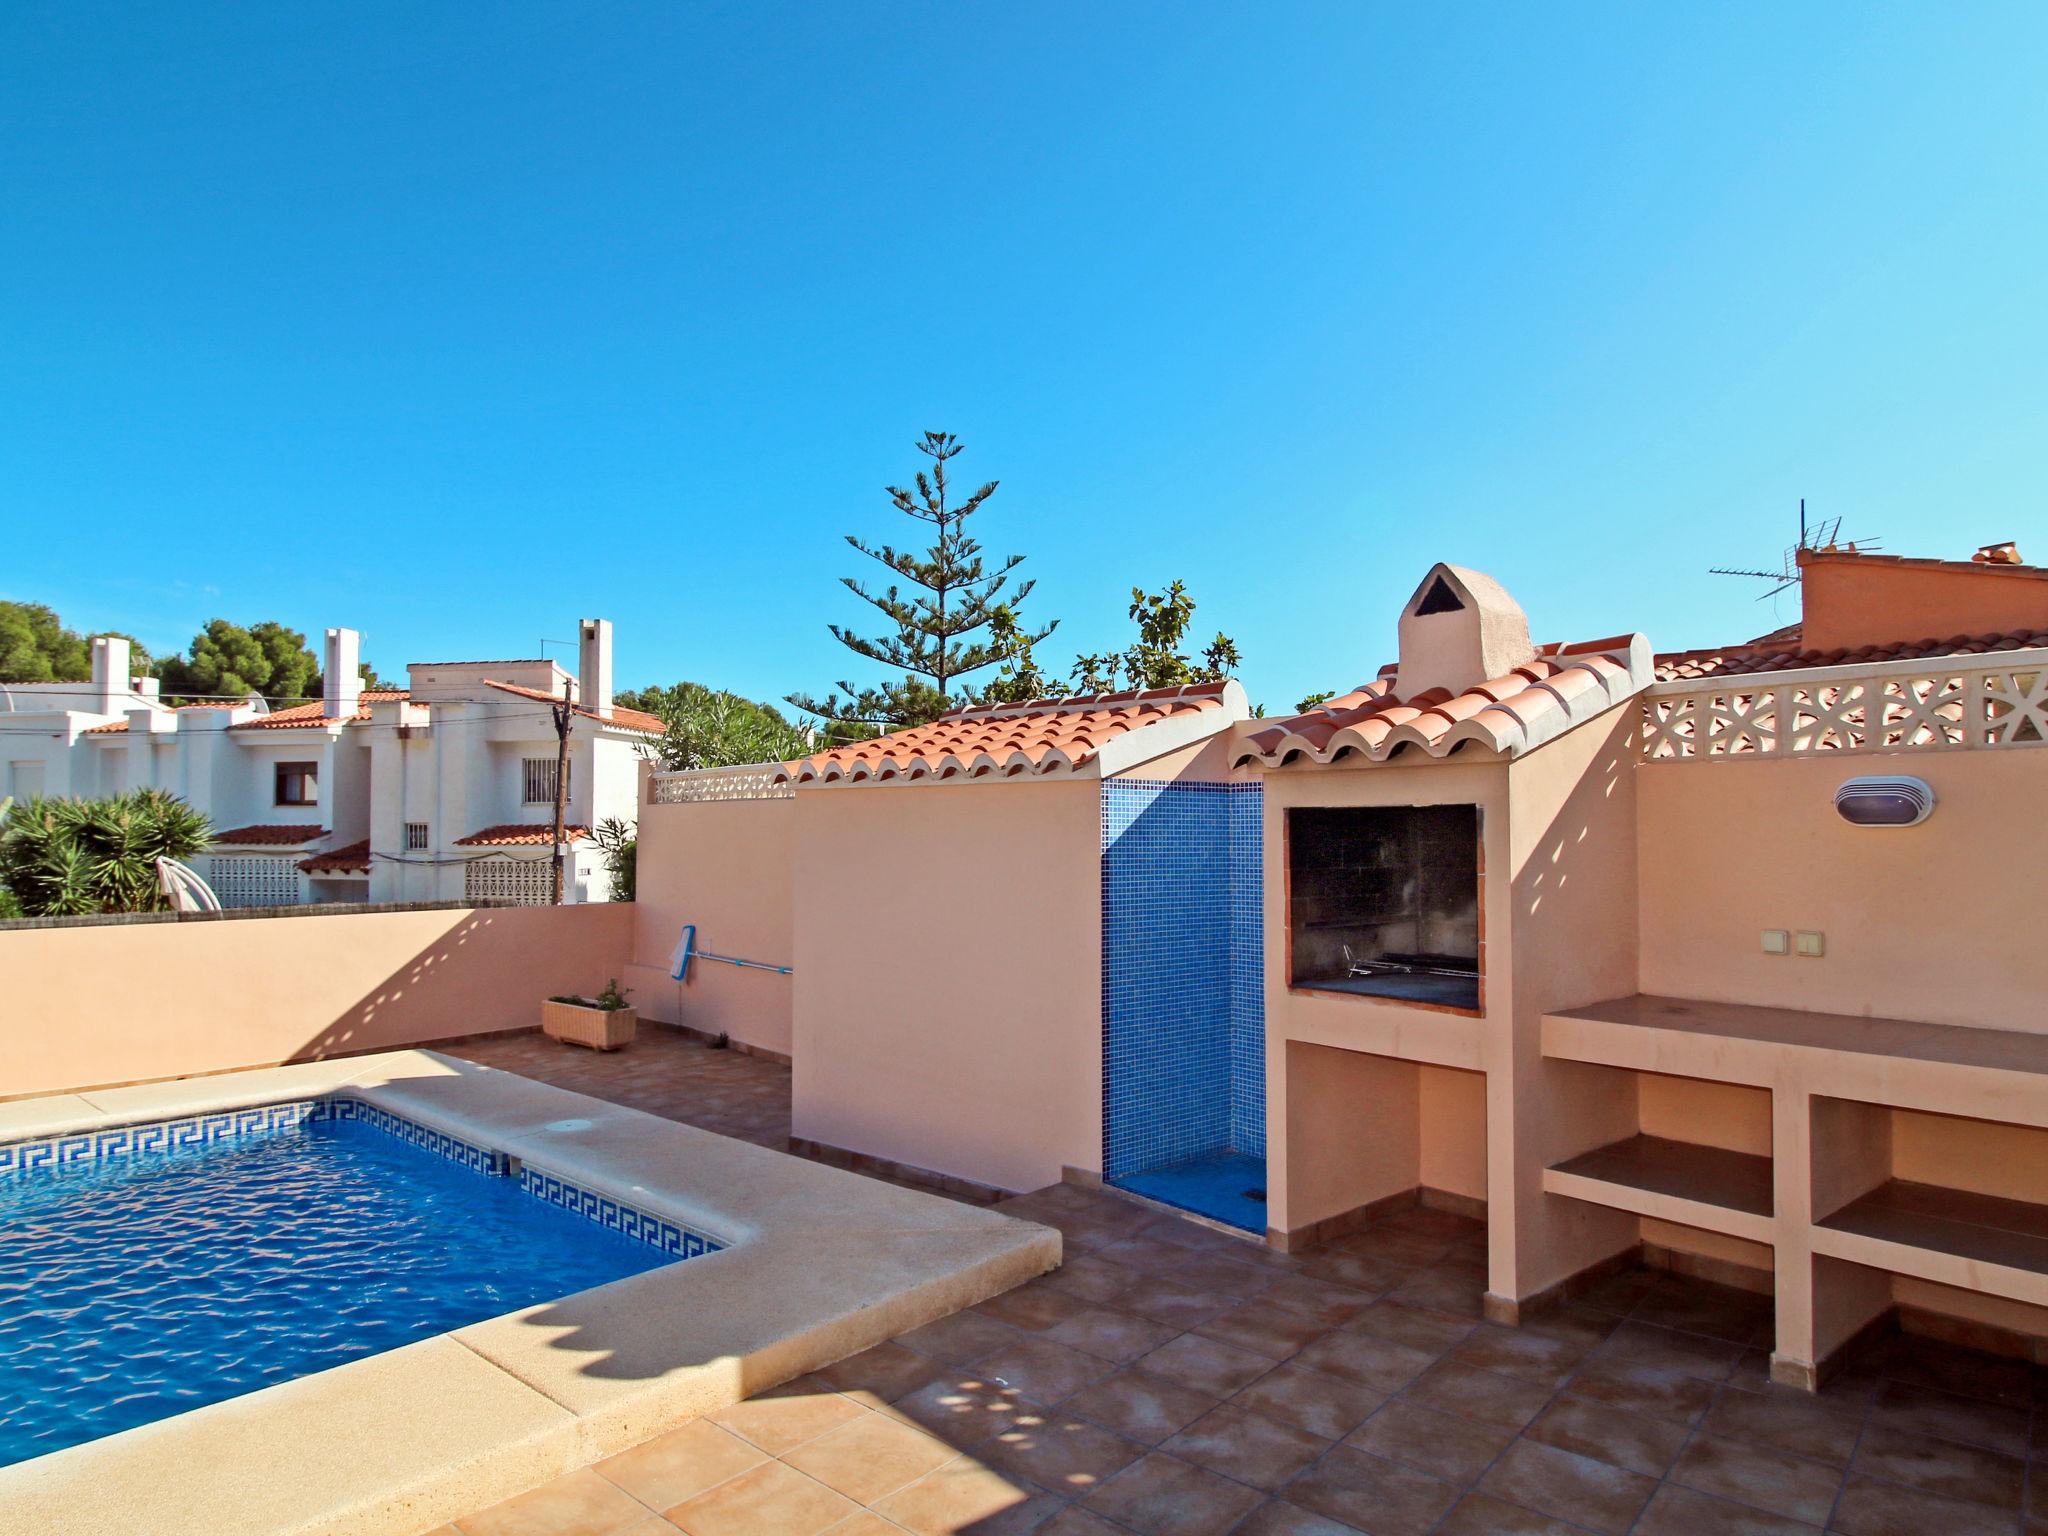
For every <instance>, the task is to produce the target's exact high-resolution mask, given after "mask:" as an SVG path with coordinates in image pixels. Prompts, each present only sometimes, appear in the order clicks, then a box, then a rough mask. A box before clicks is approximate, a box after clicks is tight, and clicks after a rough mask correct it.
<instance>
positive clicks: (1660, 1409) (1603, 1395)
mask: <svg viewBox="0 0 2048 1536" xmlns="http://www.w3.org/2000/svg"><path fill="white" fill-rule="evenodd" d="M1564 1395H1565V1396H1567V1397H1574V1398H1580V1399H1584V1400H1587V1401H1591V1402H1596V1403H1604V1404H1605V1405H1606V1406H1608V1407H1610V1408H1618V1409H1620V1410H1621V1411H1622V1412H1624V1413H1648V1414H1655V1415H1657V1416H1658V1417H1660V1418H1667V1419H1671V1420H1673V1421H1674V1422H1676V1423H1680V1424H1696V1423H1698V1422H1699V1421H1700V1419H1702V1418H1704V1417H1705V1416H1706V1412H1707V1409H1708V1408H1710V1407H1711V1406H1713V1402H1714V1396H1715V1388H1714V1384H1713V1383H1712V1382H1711V1381H1705V1380H1702V1379H1701V1378H1700V1377H1698V1376H1688V1375H1686V1374H1685V1373H1684V1372H1683V1371H1670V1370H1663V1369H1660V1368H1659V1367H1657V1366H1653V1365H1633V1364H1631V1363H1629V1362H1628V1361H1625V1360H1599V1359H1597V1358H1596V1359H1594V1360H1592V1361H1589V1362H1588V1363H1587V1364H1586V1365H1585V1366H1583V1367H1582V1368H1581V1369H1580V1370H1579V1372H1578V1373H1577V1374H1576V1375H1574V1376H1573V1377H1572V1379H1571V1380H1570V1381H1568V1382H1566V1383H1565V1387H1564Z"/></svg>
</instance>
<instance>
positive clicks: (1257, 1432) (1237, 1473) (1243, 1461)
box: [1160, 1403, 1330, 1492]
mask: <svg viewBox="0 0 2048 1536" xmlns="http://www.w3.org/2000/svg"><path fill="white" fill-rule="evenodd" d="M1329 1448H1330V1442H1329V1441H1328V1440H1325V1439H1324V1438H1323V1437H1322V1436H1321V1435H1312V1434H1310V1433H1309V1432H1308V1431H1307V1430H1305V1429H1300V1428H1297V1427H1296V1426H1294V1425H1292V1424H1283V1423H1281V1422H1280V1421H1279V1420H1277V1419H1268V1418H1264V1417H1262V1416H1261V1415H1259V1414H1256V1413H1248V1412H1246V1411H1245V1410H1244V1409H1243V1408H1241V1407H1238V1406H1237V1405H1235V1404H1232V1403H1226V1404H1224V1405H1223V1406H1222V1407H1220V1408H1217V1409H1214V1410H1213V1411H1211V1412H1209V1413H1207V1414H1205V1415H1203V1416H1202V1417H1201V1418H1199V1419H1197V1420H1196V1421H1195V1422H1194V1423H1192V1424H1190V1425H1189V1426H1188V1427H1187V1428H1186V1429H1184V1430H1182V1431H1181V1432H1180V1433H1179V1434H1177V1435H1175V1436H1174V1437H1173V1438H1172V1439H1171V1440H1168V1441H1167V1442H1166V1444H1165V1445H1163V1446H1162V1447H1160V1449H1162V1450H1164V1451H1165V1452H1166V1453H1167V1454H1168V1455H1171V1456H1178V1457H1180V1458H1181V1460H1183V1461H1191V1462H1193V1463H1195V1465H1197V1466H1201V1467H1207V1468H1208V1469H1209V1470H1210V1471H1211V1472H1216V1473H1220V1474H1222V1475H1223V1476H1224V1477H1228V1478H1232V1479H1234V1480H1235V1481H1237V1482H1240V1483H1249V1484H1250V1485H1251V1486H1252V1487H1254V1488H1263V1489H1265V1490H1267V1491H1268V1492H1271V1491H1272V1490H1273V1489H1275V1488H1278V1487H1279V1486H1280V1485H1281V1484H1282V1483H1284V1482H1286V1481H1287V1480H1288V1479H1289V1478H1291V1477H1293V1476H1294V1474H1295V1473H1297V1472H1299V1471H1300V1470H1301V1469H1302V1468H1303V1467H1305V1466H1307V1465H1308V1464H1309V1463H1310V1462H1312V1461H1314V1460H1315V1459H1316V1458H1317V1457H1318V1456H1320V1455H1322V1454H1323V1452H1325V1451H1327V1450H1328V1449H1329Z"/></svg>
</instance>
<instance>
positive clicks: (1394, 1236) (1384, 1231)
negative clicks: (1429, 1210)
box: [1335, 1222, 1451, 1269]
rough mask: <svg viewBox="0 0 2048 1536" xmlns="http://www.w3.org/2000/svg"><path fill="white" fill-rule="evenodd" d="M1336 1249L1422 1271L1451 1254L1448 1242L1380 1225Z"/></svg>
mask: <svg viewBox="0 0 2048 1536" xmlns="http://www.w3.org/2000/svg"><path fill="white" fill-rule="evenodd" d="M1335 1246H1336V1249H1337V1251H1338V1252H1339V1253H1357V1254H1363V1255H1364V1256H1365V1257H1366V1258H1369V1259H1379V1260H1381V1261H1383V1262H1385V1263H1388V1264H1398V1265H1401V1266H1403V1267H1404V1268H1408V1269H1425V1268H1427V1267H1428V1266H1429V1265H1431V1264H1434V1263H1436V1262H1437V1260H1439V1259H1441V1258H1442V1257H1444V1255H1445V1254H1447V1253H1449V1252H1450V1251H1451V1239H1450V1238H1448V1237H1430V1236H1427V1235H1424V1234H1422V1233H1418V1232H1403V1231H1398V1230H1396V1229H1395V1228H1393V1227H1390V1226H1388V1225H1387V1224H1386V1223H1384V1222H1380V1223H1377V1224H1376V1225H1374V1226H1371V1227H1368V1228H1367V1229H1366V1230H1365V1231H1363V1232H1356V1233H1353V1234H1352V1235H1351V1236H1350V1237H1346V1238H1341V1239H1339V1240H1338V1242H1337V1243H1336V1244H1335Z"/></svg>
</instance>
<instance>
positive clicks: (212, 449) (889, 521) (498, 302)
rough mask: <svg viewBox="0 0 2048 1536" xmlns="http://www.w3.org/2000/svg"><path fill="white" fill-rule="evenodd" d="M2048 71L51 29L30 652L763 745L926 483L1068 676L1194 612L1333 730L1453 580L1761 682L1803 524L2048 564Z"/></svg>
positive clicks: (1412, 47)
mask: <svg viewBox="0 0 2048 1536" xmlns="http://www.w3.org/2000/svg"><path fill="white" fill-rule="evenodd" d="M2044 79H2048V7H2042V6H2040V5H2038V4H2015V5H2009V6H1992V5H1970V4H1943V5H1926V4H1923V5H1913V6H1883V5H1865V4H1847V3H1845V4H1841V5H1835V6H1819V5H1812V4H1784V3H1770V4H1759V5H1732V6H1731V5H1718V4H1717V5H1704V4H1703V5H1698V6H1692V7H1683V6H1678V5H1647V6H1645V5H1635V6H1622V5H1613V6H1595V7H1566V6H1562V5H1484V6H1481V5H1469V6H1438V5H1430V6H1422V5H1403V6H1395V5H1368V4H1364V3H1358V0H1351V3H1344V4H1339V5H1333V6H1327V7H1317V6H1308V5H1283V6H1249V5H1228V6H1216V7H1200V6H1195V7H1184V6H1159V5H1142V6H1135V7H1118V6H1108V5H1097V4H1090V5H1076V6H1054V5H1038V4H1033V5H1021V6H994V5H982V6H930V7H925V6H913V5H903V4H897V5H859V6H856V5H850V4H840V5H818V6H807V7H790V8H783V7H774V6H768V5H759V4H756V5H744V6H743V5H724V4H721V5H680V4H666V3H665V4H657V5H644V6H632V5H608V6H601V7H600V6H581V5H572V4H551V5H545V6H542V5H509V6H503V7H499V6H477V5H467V4H464V5H429V4H418V3H407V4H404V5H380V4H352V5H346V6H343V5H325V6H321V5H278V6H248V5H240V6H225V5H212V6H208V5H198V4H194V5H141V4H135V5H128V6H119V7H113V6H93V5H89V4H84V3H80V4H73V5H39V4H17V5H12V6H8V7H6V8H5V10H4V12H0V357H4V367H0V523H4V545H0V548H4V549H5V555H4V557H0V595H6V596H10V597H16V598H26V599H36V600H42V601H46V602H49V603H51V604H53V605H55V606H56V607H57V608H58V609H59V610H60V611H61V612H62V613H63V615H64V616H65V618H66V620H67V621H68V622H71V623H73V624H75V625H78V626H80V627H91V628H103V627H120V628H127V629H132V630H134V631H136V632H137V633H139V634H140V635H141V636H143V637H144V638H145V639H146V640H148V641H149V642H151V643H152V644H153V645H156V646H159V647H163V648H170V647H174V646H176V645H178V644H180V643H182V642H183V641H184V640H185V639H186V638H187V637H188V636H189V635H190V634H191V632H192V631H193V630H194V629H195V628H196V627H197V626H198V625H199V624H200V623H201V622H203V621H204V620H205V619H207V618H208V617H210V616H213V615H215V614H219V615H223V616H226V617H230V618H233V619H235V620H237V621H239V622H253V621H255V620H258V619H262V618H270V617H275V618H280V619H283V620H285V621H286V622H288V623H290V624H292V625H294V626H296V627H300V628H304V629H306V630H308V631H314V630H317V629H318V628H320V627H322V626H325V625H329V624H336V623H346V624H352V625H355V626H356V627H358V628H361V629H362V630H364V631H365V633H366V635H367V637H368V639H367V654H368V655H369V656H370V658H371V659H373V660H374V661H375V663H376V664H377V666H378V667H379V668H380V669H382V670H383V671H385V672H386V673H390V672H393V671H395V670H396V669H397V668H399V667H401V666H402V665H403V664H404V663H405V662H406V661H408V660H423V659H432V658H448V657H455V656H478V655H481V656H503V655H526V654H530V653H531V652H532V651H533V649H534V647H535V646H536V644H537V643H538V642H539V641H540V640H541V639H542V638H544V637H545V638H551V639H552V638H561V637H569V636H573V634H574V633H575V631H574V627H573V625H574V621H575V620H576V619H577V618H578V617H579V616H583V615H587V614H596V615H602V616H606V617H610V618H612V619H613V620H615V621H616V623H617V625H618V648H619V661H618V667H619V674H620V682H621V684H622V685H623V684H636V683H642V682H652V681H668V680H673V679H675V678H678V677H685V676H687V677H691V678H696V679H699V680H701V681H704V682H709V683H714V684H719V685H723V686H728V687H733V688H737V689H740V690H742V691H745V692H748V693H751V694H754V695H757V696H764V697H771V698H772V697H777V696H780V695H781V694H783V693H786V692H789V691H791V690H794V689H805V688H817V689H822V688H824V687H826V686H829V684H830V683H831V682H832V680H833V679H835V678H837V677H840V676H842V675H845V674H846V673H847V672H848V670H849V669H850V668H852V669H853V670H854V671H855V675H856V676H859V677H867V676H870V675H871V674H870V673H867V672H863V671H860V670H858V669H859V666H860V664H859V663H858V662H857V661H856V659H855V658H852V657H851V656H848V655H845V654H844V653H841V652H839V651H838V648H837V646H836V645H835V644H834V642H833V641H832V640H831V639H830V638H829V637H828V636H827V635H826V633H825V628H824V626H825V622H826V621H827V619H839V620H857V619H858V618H859V617H860V609H859V605H858V604H857V603H856V602H855V600H854V599H853V598H852V597H851V596H850V595H848V594H847V593H845V592H844V591H843V590H842V589H840V588H839V587H838V586H837V585H836V584H835V578H836V577H838V576H840V575H842V574H845V573H847V572H850V571H855V570H858V569H859V565H860V564H865V563H866V562H862V561H860V559H859V557H858V556H856V555H855V554H854V553H853V552H852V551H850V550H848V549H847V548H846V547H845V545H844V544H843V543H842V542H841V541H840V540H841V535H843V534H844V533H847V532H849V531H858V532H860V533H862V534H865V535H867V536H870V537H873V538H877V539H901V538H902V537H904V535H905V534H906V532H907V531H908V529H909V525H908V523H907V522H905V521H904V520H903V519H900V518H898V517H897V516H896V515H895V514H894V513H892V512H890V511H889V509H888V507H887V505H886V503H885V501H884V499H883V497H882V495H881V490H880V488H881V486H882V485H883V484H884V483H885V482H887V481H891V480H897V479H901V478H904V477H907V476H908V475H909V473H910V472H911V471H912V469H913V468H914V467H915V466H916V465H917V464H918V463H919V462H921V461H920V460H918V459H917V457H916V456H915V455H914V454H913V453H912V452H911V448H910V445H911V442H912V440H913V438H914V437H915V435H916V434H917V432H918V431H919V430H920V429H922V428H925V427H940V428H946V429H950V430H952V431H955V432H957V433H959V434H960V435H961V437H962V438H963V439H964V440H965V441H966V442H967V444H968V445H969V451H968V454H967V455H966V456H965V457H964V458H963V459H962V460H961V461H960V464H961V468H962V472H963V475H967V476H973V477H975V478H977V479H978V478H980V477H984V476H994V477H999V478H1000V479H1001V481H1002V489H1001V491H1000V492H999V493H998V495H997V496H996V497H995V499H994V500H993V501H992V502H990V503H989V506H988V509H987V511H986V512H985V513H984V514H983V515H982V516H981V517H980V518H979V519H978V521H979V523H980V525H981V526H980V529H979V531H980V532H981V534H982V536H983V539H984V542H985V543H986V544H987V545H989V546H990V547H991V549H993V550H994V551H996V552H1009V551H1017V552H1022V553H1025V554H1027V555H1029V556H1030V560H1029V563H1028V566H1027V569H1028V570H1029V571H1030V572H1031V573H1032V574H1035V575H1036V576H1037V577H1038V580H1039V586H1038V591H1037V594H1036V596H1035V597H1034V599H1033V603H1032V607H1033V608H1034V609H1035V611H1036V612H1037V614H1039V615H1040V616H1042V617H1051V616H1054V615H1057V616H1060V617H1062V618H1063V619H1064V620H1065V623H1064V626H1063V628H1062V630H1061V632H1060V634H1059V636H1058V637H1056V642H1055V645H1054V647H1053V653H1054V655H1055V656H1056V657H1057V658H1058V659H1061V660H1062V661H1063V660H1064V658H1065V657H1067V656H1068V655H1070V654H1071V653H1072V651H1074V650H1076V649H1099V648H1102V647H1104V646H1106V645H1110V644H1114V643H1117V642H1119V641H1120V640H1121V639H1122V638H1123V637H1124V635H1125V633H1126V631H1127V627H1128V626H1127V624H1126V621H1125V619H1124V616H1123V608H1124V606H1125V604H1126V602H1127V594H1128V589H1129V588H1130V586H1131V585H1132V584H1133V583H1141V584H1145V585H1147V586H1152V585H1157V584H1161V583H1164V582H1165V581H1167V580H1169V579H1171V578H1173V577H1176V576H1178V577H1181V578H1183V579H1185V580H1186V581H1187V582H1188V583H1189V585H1190V587H1191V588H1192V590H1193V592H1194V594H1195V596H1196V598H1197V599H1198V601H1199V603H1200V610H1199V612H1198V614H1197V616H1196V623H1197V626H1198V627H1200V628H1202V629H1203V630H1204V632H1205V633H1207V632H1210V631H1212V630H1213V628H1214V627H1215V626H1218V625H1220V626H1221V627H1223V628H1225V629H1227V630H1229V631H1230V633H1232V634H1233V635H1235V636H1236V637H1237V639H1238V641H1239V643H1240V645H1241V646H1242V648H1243V650H1244V653H1245V657H1246V667H1245V678H1246V681H1247V684H1248V685H1249V687H1250V688H1251V691H1252V694H1253V696H1254V698H1257V699H1262V700H1264V701H1265V702H1266V703H1268V704H1269V705H1271V706H1284V705H1289V704H1291V703H1292V702H1293V701H1294V699H1296V698H1297V697H1298V696H1299V695H1300V694H1302V693H1303V692H1305V691H1307V690H1309V689H1312V688H1337V687H1343V686H1347V685H1349V684H1351V683H1353V682H1355V681H1357V680H1359V679H1361V678H1363V677H1365V676H1368V675H1370V674H1371V672H1372V671H1373V669H1374V668H1375V667H1376V666H1377V665H1378V664H1379V663H1380V662H1382V661H1383V660H1386V659H1389V658H1390V657H1391V655H1392V646H1393V619H1394V615H1395V612H1396V610H1397V608H1398V606H1399V604H1400V603H1401V601H1402V600H1403V598H1404V597H1405V596H1406V595H1407V593H1408V591H1409V590H1410V589H1411V587H1412V586H1413V585H1414V583H1415V582H1416V580H1417V579H1418V578H1419V577H1420V575H1421V573H1422V572H1423V570H1424V569H1425V568H1426V567H1427V566H1428V564H1429V563H1430V562H1431V561H1432V560H1435V559H1439V558H1442V559H1449V560H1453V561H1457V562H1460V563H1464V564H1470V565H1475V566H1478V567H1480V568H1482V569H1484V570H1487V571H1490V572H1491V573H1493V574H1494V575H1496V576H1498V577H1499V578H1500V579H1501V580H1502V581H1504V582H1505V583H1506V584H1507V585H1508V587H1509V588H1510V590H1512V591H1513V592H1514V593H1515V594H1516V595H1517V596H1518V597H1520V598H1521V600H1522V601H1523V603H1524V605H1525V606H1526V607H1527V608H1528V610H1529V612H1530V616H1531V619H1532V622H1533V626H1534V628H1535V630H1536V632H1537V635H1538V638H1583V637H1588V636H1592V635H1599V634H1606V633H1610V632H1613V631H1617V630H1624V629H1631V628H1641V629H1644V630H1646V631H1647V632H1648V633H1649V634H1650V636H1651V638H1652V640H1653V641H1654V642H1656V643H1657V644H1658V645H1659V646H1660V648H1671V647H1676V646H1682V645H1695V644H1706V643H1711V642H1715V641H1719V640H1726V639H1735V638H1741V637H1746V636H1748V635H1750V634H1754V633H1756V632H1758V631H1761V630H1764V629H1767V628H1769V627H1772V626H1773V625H1774V624H1776V623H1778V622H1781V621H1783V620H1784V619H1786V618H1789V617H1791V616H1792V615H1791V613H1790V612H1789V611H1786V610H1785V609H1784V608H1783V607H1780V608H1778V609H1775V610H1774V608H1773V606H1772V605H1771V604H1769V603H1758V602H1756V601H1755V600H1754V598H1755V594H1756V592H1757V591H1759V590H1761V588H1760V587H1753V586H1751V585H1749V584H1745V583H1741V582H1737V581H1732V580H1729V579H1726V578H1721V577H1715V576H1710V575H1708V574H1707V567H1708V566H1710V565H1714V564H1722V563H1731V562H1732V563H1738V564H1749V563H1755V562H1764V563H1772V562H1775V560H1776V559H1777V557H1778V553H1779V551H1780V549H1781V548H1782V546H1783V545H1785V544H1786V543H1788V542H1789V541H1790V539H1791V537H1792V535H1793V533H1794V520H1795V511H1796V506H1797V501H1798V498H1799V497H1800V496H1802V495H1803V496H1805V497H1807V498H1808V501H1809V505H1810V506H1811V508H1812V510H1813V512H1814V513H1815V515H1817V516H1819V515H1825V516H1840V517H1841V518H1842V519H1843V520H1844V532H1845V533H1861V534H1879V535H1882V536H1883V538H1884V540H1885V547H1886V548H1887V549H1889V550H1892V551H1895V552H1901V553H1913V554H1940V555H1949V556H1960V555H1964V554H1967V553H1968V551H1969V550H1970V549H1971V548H1973V547H1974V546H1975V545H1977V544H1978V543H1981V542H1984V541H1986V540H1990V539H1994V538H2017V539H2019V540H2020V543H2021V548H2022V552H2023V553H2025V554H2027V555H2028V556H2030V557H2031V558H2035V559H2048V509H2044V498H2043V470H2044V465H2048V177H2044V173H2043V167H2044V165H2048V91H2044V90H2043V88H2042V82H2043V80H2044ZM856 562H859V563H858V564H857V563H856ZM559 654H563V655H565V656H567V655H573V650H570V651H564V652H561V653H559Z"/></svg>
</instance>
